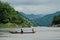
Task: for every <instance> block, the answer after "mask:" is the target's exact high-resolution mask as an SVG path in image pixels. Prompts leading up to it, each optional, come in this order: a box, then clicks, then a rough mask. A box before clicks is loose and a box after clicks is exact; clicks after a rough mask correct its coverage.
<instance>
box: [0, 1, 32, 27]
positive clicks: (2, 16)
mask: <svg viewBox="0 0 60 40" xmlns="http://www.w3.org/2000/svg"><path fill="white" fill-rule="evenodd" d="M0 23H3V24H6V23H15V24H19V25H22V26H31V25H32V24H31V22H29V21H28V20H27V19H25V18H24V17H23V16H22V15H20V13H19V12H18V11H15V9H14V8H13V7H12V6H10V5H9V4H8V3H7V2H1V1H0Z"/></svg>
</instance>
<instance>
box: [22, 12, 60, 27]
mask: <svg viewBox="0 0 60 40" xmlns="http://www.w3.org/2000/svg"><path fill="white" fill-rule="evenodd" d="M21 14H22V15H23V16H26V17H27V18H28V19H30V20H32V21H34V22H35V23H37V24H38V26H50V25H51V24H52V21H53V18H54V16H57V15H59V14H60V11H57V12H55V13H52V14H47V15H43V14H38V15H34V14H25V13H23V12H21Z"/></svg>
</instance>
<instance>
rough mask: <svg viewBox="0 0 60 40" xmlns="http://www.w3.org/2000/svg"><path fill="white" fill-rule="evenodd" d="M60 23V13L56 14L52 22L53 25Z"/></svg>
mask: <svg viewBox="0 0 60 40" xmlns="http://www.w3.org/2000/svg"><path fill="white" fill-rule="evenodd" d="M57 24H60V15H58V16H55V17H54V19H53V22H52V25H57Z"/></svg>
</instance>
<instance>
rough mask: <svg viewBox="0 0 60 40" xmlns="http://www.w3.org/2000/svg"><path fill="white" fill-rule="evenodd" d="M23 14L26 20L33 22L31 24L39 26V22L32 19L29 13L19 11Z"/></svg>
mask: <svg viewBox="0 0 60 40" xmlns="http://www.w3.org/2000/svg"><path fill="white" fill-rule="evenodd" d="M19 13H20V15H21V16H23V17H24V18H25V19H26V20H28V21H29V22H30V23H31V26H37V23H36V22H34V21H32V20H31V19H32V17H31V16H30V15H28V14H25V13H23V12H19Z"/></svg>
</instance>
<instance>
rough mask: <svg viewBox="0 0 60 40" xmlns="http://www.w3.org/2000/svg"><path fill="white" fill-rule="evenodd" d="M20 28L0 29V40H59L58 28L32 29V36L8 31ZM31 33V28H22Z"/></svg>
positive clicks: (59, 32) (59, 30) (59, 28)
mask: <svg viewBox="0 0 60 40" xmlns="http://www.w3.org/2000/svg"><path fill="white" fill-rule="evenodd" d="M20 29H21V28H0V30H4V31H0V40H60V27H34V29H35V31H36V33H34V34H11V33H9V32H8V30H12V31H18V32H19V31H20ZM22 29H23V30H24V31H27V32H28V31H31V28H22Z"/></svg>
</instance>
